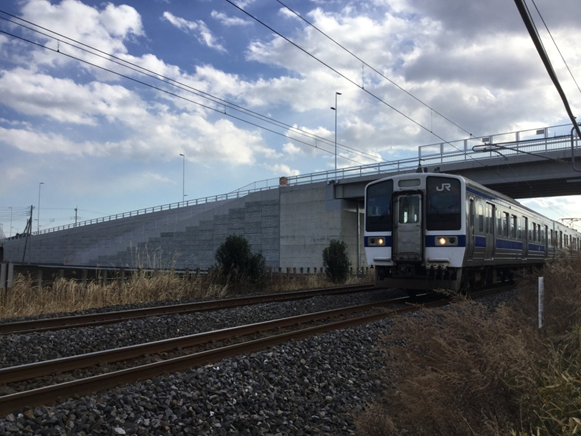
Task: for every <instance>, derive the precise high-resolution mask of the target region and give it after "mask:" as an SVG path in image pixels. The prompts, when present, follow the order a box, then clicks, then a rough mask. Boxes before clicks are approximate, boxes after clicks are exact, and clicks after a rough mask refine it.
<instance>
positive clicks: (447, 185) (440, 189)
mask: <svg viewBox="0 0 582 436" xmlns="http://www.w3.org/2000/svg"><path fill="white" fill-rule="evenodd" d="M445 189H446V190H447V191H449V192H450V190H451V184H450V183H443V184H442V185H441V186H440V187H438V186H437V188H436V190H437V191H439V192H442V191H444V190H445Z"/></svg>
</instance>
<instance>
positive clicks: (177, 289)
mask: <svg viewBox="0 0 582 436" xmlns="http://www.w3.org/2000/svg"><path fill="white" fill-rule="evenodd" d="M225 293H226V288H225V287H219V286H216V285H213V284H208V283H207V280H205V278H203V277H202V276H196V275H192V276H191V277H190V279H189V280H186V279H183V278H182V277H180V276H178V275H176V274H174V273H172V272H170V273H160V274H154V275H151V274H146V273H145V272H136V273H135V274H133V275H131V276H130V277H129V278H128V279H126V280H124V281H123V282H122V281H120V280H111V281H110V282H109V283H108V284H107V285H106V286H102V285H101V284H100V283H98V282H95V281H89V282H87V283H86V284H83V283H82V282H79V281H77V280H73V279H57V280H55V281H54V282H52V283H51V284H50V285H45V286H42V287H39V286H36V284H35V283H34V281H33V280H32V279H31V278H30V277H26V276H23V275H17V276H16V278H15V280H14V283H13V286H12V288H11V289H9V290H8V291H6V292H5V295H4V296H3V298H2V299H1V300H0V318H13V317H23V316H35V315H41V314H49V313H59V312H73V311H77V310H86V309H91V308H98V307H106V306H115V305H124V304H133V303H148V302H154V301H163V300H179V299H190V298H211V297H212V298H216V297H222V296H224V295H225Z"/></svg>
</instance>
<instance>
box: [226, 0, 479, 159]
mask: <svg viewBox="0 0 582 436" xmlns="http://www.w3.org/2000/svg"><path fill="white" fill-rule="evenodd" d="M226 1H227V2H228V3H230V4H231V5H232V6H234V7H235V8H237V9H238V10H239V11H241V12H242V13H244V14H245V15H247V16H248V17H250V18H252V19H253V20H255V21H256V22H257V23H259V24H261V25H262V26H264V27H266V28H267V29H269V30H270V31H271V32H273V33H275V34H276V35H277V36H279V37H280V38H283V39H284V40H285V41H287V42H288V43H289V44H291V45H293V46H294V47H296V48H297V49H299V50H301V51H302V52H303V53H305V54H306V55H308V56H309V57H311V58H312V59H314V60H316V61H317V62H319V63H320V64H322V65H323V66H325V67H326V68H328V69H329V70H331V71H333V72H334V73H336V74H337V75H338V76H340V77H342V78H343V79H345V80H347V81H348V82H350V83H351V84H353V85H355V86H357V87H358V89H361V90H362V91H363V92H365V93H366V94H368V95H369V96H371V97H373V98H375V99H376V100H378V101H379V102H380V103H382V104H384V105H385V106H388V107H389V108H390V109H392V110H393V111H395V112H396V113H398V114H400V115H402V116H403V117H404V118H406V119H407V120H409V121H411V122H412V123H414V124H416V125H417V126H418V127H420V128H421V129H423V130H425V131H427V132H428V133H430V134H431V135H434V136H435V137H437V138H438V139H440V140H441V141H443V142H444V143H446V144H449V145H450V146H451V147H453V148H454V149H455V150H457V151H461V152H462V150H461V149H459V148H458V147H456V146H455V145H454V144H452V143H451V142H450V141H448V140H446V139H445V138H443V137H441V136H440V135H437V134H436V133H435V132H433V131H432V130H431V129H429V128H427V127H426V126H424V125H423V124H421V123H419V122H418V121H416V120H414V119H413V118H411V117H409V116H408V115H406V114H405V113H404V112H402V111H400V110H398V109H396V108H395V107H394V106H392V105H391V104H389V103H388V102H386V101H385V100H383V99H382V98H380V97H378V96H377V95H375V94H374V93H372V92H370V91H369V90H367V89H365V88H363V87H361V86H360V85H359V84H358V83H356V82H355V81H354V80H352V79H350V78H349V77H347V76H346V75H345V74H343V73H341V72H339V71H338V70H337V69H335V68H333V67H332V66H331V65H329V64H327V63H325V62H324V61H322V60H321V59H319V58H318V57H317V56H315V55H313V54H312V53H310V52H308V51H307V50H306V49H304V48H303V47H301V46H300V45H299V44H297V43H295V42H294V41H292V40H291V39H289V38H287V37H286V36H284V35H283V34H281V32H279V31H277V30H275V29H274V28H272V27H271V26H269V25H268V24H266V23H265V22H263V21H261V20H260V19H258V18H257V17H255V16H254V15H252V14H251V13H250V12H248V11H246V10H244V9H243V8H241V7H240V6H238V5H236V4H235V3H233V2H232V1H231V0H226ZM472 139H475V138H472ZM469 158H470V159H472V160H474V161H475V162H476V163H477V164H479V165H481V166H484V164H483V163H482V162H479V161H478V160H476V159H474V158H473V157H472V156H469Z"/></svg>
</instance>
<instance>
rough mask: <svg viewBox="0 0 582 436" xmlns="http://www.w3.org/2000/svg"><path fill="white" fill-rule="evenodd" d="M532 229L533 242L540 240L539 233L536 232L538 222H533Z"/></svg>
mask: <svg viewBox="0 0 582 436" xmlns="http://www.w3.org/2000/svg"><path fill="white" fill-rule="evenodd" d="M531 229H532V231H531V240H532V241H533V242H535V241H537V240H538V235H537V233H536V224H535V223H531Z"/></svg>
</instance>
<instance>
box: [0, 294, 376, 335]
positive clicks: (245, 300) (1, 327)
mask: <svg viewBox="0 0 582 436" xmlns="http://www.w3.org/2000/svg"><path fill="white" fill-rule="evenodd" d="M372 289H374V286H373V285H354V286H342V287H332V288H321V289H313V290H303V291H295V292H286V293H278V294H264V295H255V296H250V297H238V298H229V299H224V300H211V301H200V302H195V303H184V304H174V305H168V306H157V307H148V308H142V309H131V310H124V311H114V312H104V313H94V314H85V315H74V316H63V317H56V318H45V319H36V320H30V321H18V322H10V323H3V324H0V334H1V335H6V334H13V333H29V332H42V331H49V330H58V329H67V328H74V327H90V326H97V325H105V324H113V323H116V322H121V321H127V320H130V319H138V318H147V317H150V316H162V315H172V314H185V313H193V312H202V311H211V310H219V309H228V308H232V307H240V306H247V305H253V304H259V303H273V302H277V301H293V300H302V299H307V298H312V297H317V296H321V295H340V294H349V293H355V292H365V291H370V290H372Z"/></svg>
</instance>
